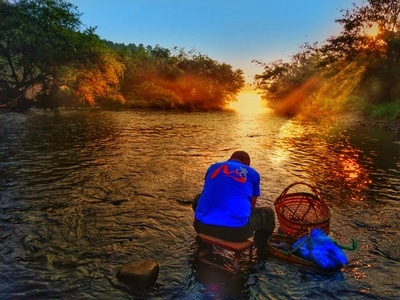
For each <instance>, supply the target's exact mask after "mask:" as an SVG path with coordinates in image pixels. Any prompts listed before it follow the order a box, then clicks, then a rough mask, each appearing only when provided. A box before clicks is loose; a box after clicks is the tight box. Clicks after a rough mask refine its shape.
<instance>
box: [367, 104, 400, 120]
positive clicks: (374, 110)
mask: <svg viewBox="0 0 400 300" xmlns="http://www.w3.org/2000/svg"><path fill="white" fill-rule="evenodd" d="M367 114H368V115H369V116H371V117H373V118H377V119H386V120H396V119H400V100H396V101H392V102H389V103H380V104H375V105H370V106H368V108H367Z"/></svg>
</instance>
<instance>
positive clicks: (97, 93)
mask: <svg viewBox="0 0 400 300" xmlns="http://www.w3.org/2000/svg"><path fill="white" fill-rule="evenodd" d="M82 27H83V25H82V24H81V22H80V13H79V12H78V9H77V7H75V6H74V5H72V4H70V3H69V2H68V1H64V0H46V1H42V0H15V1H11V0H0V106H2V107H8V108H19V107H30V106H31V105H35V106H37V107H43V108H56V107H60V106H88V105H89V106H101V107H128V108H132V107H143V108H144V107H145V108H156V109H175V108H177V109H184V110H197V109H200V110H210V109H223V108H224V107H225V106H226V105H227V104H228V103H229V102H230V101H232V100H234V99H235V98H234V97H235V95H236V94H237V93H238V92H239V91H240V90H241V89H242V87H243V86H244V78H243V71H242V70H239V69H238V70H234V69H232V67H231V66H230V65H228V64H225V63H220V62H218V61H216V60H213V59H211V58H209V57H208V56H207V55H203V54H200V53H196V52H195V51H189V52H185V51H184V49H178V48H175V49H172V50H170V49H165V48H162V47H160V46H158V45H156V46H146V47H145V46H144V45H141V44H139V45H135V44H129V45H124V44H115V43H113V42H110V41H104V40H101V39H100V38H99V37H98V36H97V35H96V34H95V28H85V29H84V30H81V28H82Z"/></svg>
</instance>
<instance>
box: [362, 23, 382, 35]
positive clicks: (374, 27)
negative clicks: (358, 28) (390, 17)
mask: <svg viewBox="0 0 400 300" xmlns="http://www.w3.org/2000/svg"><path fill="white" fill-rule="evenodd" d="M378 33H379V26H378V24H376V23H374V24H372V25H371V27H369V28H367V29H366V30H365V34H366V35H369V36H370V37H373V38H374V37H376V36H377V35H378Z"/></svg>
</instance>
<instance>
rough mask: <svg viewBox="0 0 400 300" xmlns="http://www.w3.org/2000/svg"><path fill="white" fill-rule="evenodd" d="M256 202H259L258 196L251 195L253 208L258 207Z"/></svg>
mask: <svg viewBox="0 0 400 300" xmlns="http://www.w3.org/2000/svg"><path fill="white" fill-rule="evenodd" d="M256 202H257V196H253V197H251V208H252V209H253V208H254V207H256Z"/></svg>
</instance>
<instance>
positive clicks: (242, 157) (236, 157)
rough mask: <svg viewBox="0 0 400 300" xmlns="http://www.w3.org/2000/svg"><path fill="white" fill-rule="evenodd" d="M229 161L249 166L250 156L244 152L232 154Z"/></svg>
mask: <svg viewBox="0 0 400 300" xmlns="http://www.w3.org/2000/svg"><path fill="white" fill-rule="evenodd" d="M230 159H234V160H237V161H240V162H241V163H244V164H245V165H248V166H250V155H249V154H248V153H247V152H245V151H235V152H233V154H232V155H231V158H230Z"/></svg>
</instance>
